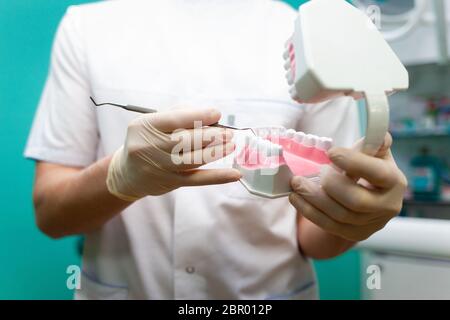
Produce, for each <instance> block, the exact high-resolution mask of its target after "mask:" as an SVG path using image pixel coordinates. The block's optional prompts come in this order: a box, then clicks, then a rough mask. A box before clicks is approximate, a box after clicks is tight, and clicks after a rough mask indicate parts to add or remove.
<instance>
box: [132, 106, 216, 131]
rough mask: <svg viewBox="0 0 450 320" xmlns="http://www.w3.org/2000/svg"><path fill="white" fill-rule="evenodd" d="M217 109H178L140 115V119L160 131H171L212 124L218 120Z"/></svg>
mask: <svg viewBox="0 0 450 320" xmlns="http://www.w3.org/2000/svg"><path fill="white" fill-rule="evenodd" d="M220 117H221V114H220V111H219V110H217V109H213V108H209V109H178V110H169V111H163V112H158V113H152V114H148V115H143V116H141V118H140V120H143V121H144V122H148V123H150V124H151V125H152V126H153V127H155V128H156V129H158V130H159V131H161V132H165V133H171V132H173V131H175V130H177V129H193V128H195V127H203V126H209V125H212V124H214V123H216V122H218V121H219V120H220Z"/></svg>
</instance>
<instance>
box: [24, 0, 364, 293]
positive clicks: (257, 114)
mask: <svg viewBox="0 0 450 320" xmlns="http://www.w3.org/2000/svg"><path fill="white" fill-rule="evenodd" d="M295 17H296V13H295V11H294V10H293V9H291V8H290V7H289V6H288V5H286V4H284V3H281V2H275V1H269V0H190V1H187V0H185V1H180V0H161V1H147V0H143V1H135V0H118V1H107V2H100V3H94V4H89V5H81V6H73V7H71V8H69V10H68V11H67V13H66V15H65V17H64V19H63V21H62V23H61V25H60V27H59V30H58V33H57V36H56V40H55V44H54V48H53V54H52V62H51V69H50V73H49V77H48V81H47V84H46V87H45V90H44V92H43V96H42V99H41V102H40V106H39V109H38V112H37V115H36V118H35V121H34V124H33V128H32V131H31V134H30V138H29V141H28V145H27V148H26V152H25V155H26V156H27V157H28V158H32V159H36V160H41V161H48V162H52V163H58V164H63V165H68V166H76V167H85V166H89V165H90V164H92V163H93V162H95V161H96V160H97V159H100V158H102V157H104V156H106V155H110V154H112V153H113V152H114V151H115V150H116V149H117V148H119V147H120V145H121V144H122V143H123V142H124V139H125V134H126V129H127V123H128V122H129V121H130V120H131V119H132V118H134V117H136V116H137V114H136V113H133V112H129V111H125V110H121V109H116V108H111V107H100V108H95V107H93V106H92V104H91V102H90V101H89V96H90V95H92V96H94V97H95V99H96V100H97V102H115V103H121V104H134V105H139V106H148V107H152V108H157V109H159V110H164V109H167V108H172V107H180V106H184V107H206V106H215V107H217V108H219V109H220V110H221V111H222V114H223V118H222V119H223V120H222V122H224V123H234V124H235V125H237V126H270V125H283V126H285V127H287V128H295V129H299V130H300V129H301V130H303V131H307V132H311V133H315V134H320V135H324V136H331V137H334V138H335V140H336V141H337V143H338V144H340V145H350V144H351V143H352V142H353V141H354V140H355V139H356V138H357V136H358V131H359V130H358V116H357V108H356V107H355V103H354V102H353V101H352V100H351V99H348V98H341V99H337V100H334V101H331V102H327V103H323V104H318V105H299V104H297V103H295V102H293V101H291V100H290V97H289V95H288V87H287V84H286V80H285V77H284V70H283V61H282V52H283V47H284V43H285V41H286V39H287V38H288V37H289V36H290V34H291V32H292V29H293V22H294V19H295ZM223 165H228V162H227V163H223V162H221V163H220V164H211V165H210V166H211V167H214V166H217V167H219V166H223ZM296 231H297V226H296V213H295V210H294V208H293V207H292V206H291V205H290V204H289V202H288V199H287V198H282V199H277V200H267V199H263V198H259V197H256V196H253V195H251V194H249V193H248V192H247V191H246V190H245V189H244V188H243V186H242V185H241V184H240V183H239V182H236V183H232V184H228V185H220V186H206V187H192V188H180V189H178V190H176V191H173V192H170V193H168V194H165V195H163V196H159V197H146V198H144V199H142V200H139V201H137V202H135V203H134V204H133V205H131V206H130V207H129V208H127V209H125V210H124V211H123V212H122V213H121V214H119V215H117V216H116V217H114V218H113V219H111V220H110V221H109V222H107V223H106V224H105V225H104V226H103V227H102V228H101V230H99V231H98V232H95V233H92V234H88V235H86V242H85V251H84V255H83V276H82V280H81V286H82V289H81V290H80V291H79V292H78V293H77V295H76V297H77V298H79V299H83V298H89V299H103V298H107V299H114V298H117V299H125V298H130V299H133V298H134V299H136V298H137V299H140V298H142V299H188V298H192V299H207V298H213V299H216V298H224V299H226V298H237V299H311V298H316V297H317V289H316V288H317V287H316V279H315V276H314V271H313V269H312V266H311V263H310V261H309V260H308V259H307V258H305V257H303V256H302V255H301V253H300V252H299V250H298V243H297V235H296Z"/></svg>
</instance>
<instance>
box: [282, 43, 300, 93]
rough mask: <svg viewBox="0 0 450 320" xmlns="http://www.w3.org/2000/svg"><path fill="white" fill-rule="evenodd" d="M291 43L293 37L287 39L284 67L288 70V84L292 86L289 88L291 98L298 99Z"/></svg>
mask: <svg viewBox="0 0 450 320" xmlns="http://www.w3.org/2000/svg"><path fill="white" fill-rule="evenodd" d="M291 43H292V38H290V39H289V40H288V41H286V44H285V51H284V53H283V58H284V61H285V63H284V69H285V70H286V80H287V83H288V85H289V86H290V87H291V88H290V90H289V93H290V95H291V98H292V99H294V100H296V99H297V89H296V88H295V77H294V70H292V63H291V54H290V52H289V47H290V45H291ZM294 59H295V58H294Z"/></svg>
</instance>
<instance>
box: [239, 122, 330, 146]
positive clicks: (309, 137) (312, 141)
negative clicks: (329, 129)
mask: <svg viewBox="0 0 450 320" xmlns="http://www.w3.org/2000/svg"><path fill="white" fill-rule="evenodd" d="M254 130H255V131H256V133H257V135H258V138H256V137H252V138H254V139H258V140H263V141H267V140H265V139H266V138H267V137H268V136H272V137H282V138H288V139H291V140H293V141H295V142H297V143H299V144H302V145H304V146H306V147H316V148H318V149H321V150H325V151H327V150H329V149H330V148H331V147H332V146H333V139H331V138H326V137H318V136H315V135H313V134H306V133H304V132H301V131H298V132H296V131H295V130H294V129H286V128H284V127H282V126H278V127H266V128H255V129H254ZM246 139H249V140H248V142H246V143H247V144H250V137H246ZM246 141H247V140H246ZM272 144H273V143H272ZM275 145H276V144H275Z"/></svg>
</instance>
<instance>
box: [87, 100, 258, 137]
mask: <svg viewBox="0 0 450 320" xmlns="http://www.w3.org/2000/svg"><path fill="white" fill-rule="evenodd" d="M89 98H90V99H91V101H92V103H93V104H94V105H95V106H96V107H101V106H113V107H118V108H122V109H125V110H128V111H133V112H139V113H156V112H158V111H157V110H155V109H150V108H143V107H139V106H133V105H129V104H128V105H121V104H117V103H110V102H105V103H97V102H95V100H94V98H92V97H89ZM209 127H216V128H224V129H232V130H250V131H251V132H252V133H253V134H254V135H255V136H256V133H255V131H254V130H253V128H250V127H247V128H238V127H234V126H227V125H224V124H220V123H218V122H216V123H214V124H212V125H210V126H209Z"/></svg>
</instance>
